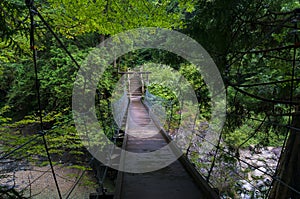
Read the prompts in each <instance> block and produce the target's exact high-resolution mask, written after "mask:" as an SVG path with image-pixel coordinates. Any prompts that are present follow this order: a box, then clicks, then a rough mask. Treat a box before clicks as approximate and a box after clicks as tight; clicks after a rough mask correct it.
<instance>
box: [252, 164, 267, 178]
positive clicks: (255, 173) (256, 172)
mask: <svg viewBox="0 0 300 199" xmlns="http://www.w3.org/2000/svg"><path fill="white" fill-rule="evenodd" d="M266 171H267V169H266V168H264V167H259V168H258V169H255V170H254V171H253V172H252V174H251V176H252V177H253V178H256V179H259V178H263V175H264V172H266Z"/></svg>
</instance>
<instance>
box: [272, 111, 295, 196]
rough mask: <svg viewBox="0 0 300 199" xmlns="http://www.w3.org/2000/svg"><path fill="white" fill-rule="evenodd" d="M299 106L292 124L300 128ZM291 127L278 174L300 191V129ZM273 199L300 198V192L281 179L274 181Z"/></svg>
mask: <svg viewBox="0 0 300 199" xmlns="http://www.w3.org/2000/svg"><path fill="white" fill-rule="evenodd" d="M299 108H300V107H299V106H298V107H297V109H296V112H295V114H293V120H292V125H293V127H295V128H297V129H300V110H299ZM297 129H291V132H290V135H289V137H288V140H287V143H286V146H285V151H284V152H283V156H282V158H281V160H280V162H279V171H278V174H277V176H278V177H279V179H280V180H281V181H282V182H284V183H286V184H288V185H289V186H290V187H292V188H294V189H295V190H297V191H298V192H300V131H299V130H297ZM269 198H271V199H286V198H292V199H300V194H298V193H296V192H295V191H293V190H292V189H291V188H289V187H287V186H285V185H284V184H283V183H280V182H279V181H275V182H274V186H273V187H272V190H271V193H270V197H269Z"/></svg>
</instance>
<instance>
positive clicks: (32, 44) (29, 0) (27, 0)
mask: <svg viewBox="0 0 300 199" xmlns="http://www.w3.org/2000/svg"><path fill="white" fill-rule="evenodd" d="M25 3H26V6H27V7H28V9H29V14H30V48H31V50H32V56H33V66H34V72H35V87H36V94H37V100H38V116H39V119H40V128H41V134H42V138H43V143H44V147H45V150H46V153H47V158H48V161H49V164H50V167H51V171H52V176H53V179H54V182H55V185H56V189H57V192H58V195H59V198H60V199H62V195H61V192H60V189H59V185H58V182H57V179H56V175H55V171H54V167H53V164H52V160H51V156H50V153H49V148H48V144H47V141H46V138H45V132H44V125H43V116H42V106H41V96H40V88H39V87H40V85H39V78H38V69H37V54H36V53H37V52H36V46H35V39H34V30H35V22H34V15H35V14H36V12H35V10H34V6H33V3H34V2H33V0H25Z"/></svg>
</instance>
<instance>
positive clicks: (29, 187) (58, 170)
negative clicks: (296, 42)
mask: <svg viewBox="0 0 300 199" xmlns="http://www.w3.org/2000/svg"><path fill="white" fill-rule="evenodd" d="M54 170H55V174H56V178H57V181H58V185H59V189H60V192H61V194H62V197H63V198H66V196H67V195H68V194H69V192H70V191H71V189H72V187H73V186H74V184H75V183H76V182H77V179H78V178H79V177H80V176H81V174H82V172H83V171H82V170H79V169H74V168H68V167H67V166H63V165H57V166H55V167H54ZM5 175H6V177H5V178H2V179H0V186H1V187H7V188H9V187H13V186H14V187H15V188H16V190H18V191H24V196H25V197H29V198H34V199H54V198H59V197H58V192H57V189H56V185H55V182H54V178H53V175H52V172H51V168H50V166H43V167H37V166H32V167H28V168H23V169H22V170H18V171H16V172H14V173H6V174H5ZM96 187H97V185H96V179H95V178H94V176H93V173H92V172H90V171H86V172H85V173H84V175H83V177H82V178H81V180H80V182H79V183H78V185H77V186H76V187H75V189H74V191H73V192H72V193H71V195H70V197H69V198H73V199H84V198H89V194H90V193H93V192H95V191H96ZM0 198H1V196H0Z"/></svg>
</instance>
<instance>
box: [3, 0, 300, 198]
mask: <svg viewBox="0 0 300 199" xmlns="http://www.w3.org/2000/svg"><path fill="white" fill-rule="evenodd" d="M28 7H29V10H30V18H31V22H32V23H31V34H30V36H31V44H30V45H31V47H32V48H31V49H32V50H33V60H34V67H35V69H37V68H36V58H37V57H36V49H35V48H34V46H35V44H34V29H35V27H34V21H33V20H34V16H38V17H39V18H40V20H41V21H42V22H43V23H44V24H45V25H46V27H47V28H48V29H49V31H50V32H51V33H52V34H53V35H54V37H55V39H56V40H57V41H58V43H59V44H60V45H61V46H62V48H63V49H64V50H65V51H66V52H67V54H68V55H69V56H70V57H71V58H72V61H74V63H75V65H76V66H77V67H78V68H80V65H79V64H78V63H77V62H76V60H75V59H74V58H73V57H72V55H71V53H70V52H69V51H68V50H67V48H66V47H65V46H64V44H63V42H62V41H61V40H60V39H59V37H58V36H57V35H56V34H55V33H54V31H53V30H52V29H51V27H50V26H49V24H48V23H47V22H46V21H45V20H44V18H43V16H42V15H41V14H40V12H39V11H38V10H37V9H36V8H34V7H33V5H29V1H28ZM283 15H284V16H286V17H285V19H284V20H282V21H281V22H280V24H277V25H276V27H275V28H274V29H272V30H270V32H269V33H268V34H267V35H266V37H269V36H270V35H271V34H272V33H274V32H275V31H277V30H278V29H280V28H282V27H285V28H286V29H285V30H291V29H292V30H293V31H294V32H293V34H294V33H295V34H294V41H293V42H294V43H293V44H292V45H288V46H281V47H279V48H275V49H267V50H266V49H262V50H256V51H253V50H252V49H253V48H254V47H255V46H257V45H258V44H259V43H260V42H262V41H258V42H257V43H255V44H254V45H253V46H251V47H250V48H249V51H246V52H242V53H241V54H242V55H241V56H237V57H234V58H232V59H231V63H228V65H227V69H226V73H227V74H225V76H226V77H227V82H226V83H227V85H228V87H231V88H232V89H234V90H235V92H236V93H240V94H242V95H244V96H246V97H249V98H251V99H256V100H260V101H263V102H265V103H268V104H272V105H274V104H285V105H287V106H289V107H290V109H289V111H288V112H287V114H288V117H289V119H288V122H287V123H286V124H280V123H277V122H274V121H272V120H271V119H270V117H269V116H270V115H266V117H265V119H263V120H261V119H258V118H251V117H249V118H247V119H248V120H251V121H256V122H258V123H259V125H258V127H257V128H256V129H255V131H254V132H253V133H252V134H251V135H250V136H249V137H247V138H246V139H245V141H244V142H243V143H242V144H241V145H240V146H239V147H242V145H243V144H245V143H246V142H247V141H249V140H250V139H251V138H252V137H253V136H255V135H256V134H257V132H258V130H259V128H261V127H262V126H264V125H265V126H270V125H274V126H277V127H278V128H282V129H283V131H286V139H285V142H284V144H283V149H284V147H285V146H286V141H287V136H288V134H289V132H290V131H292V133H293V134H295V135H299V132H300V129H299V127H297V126H294V125H293V124H292V120H291V117H292V115H293V114H292V111H293V106H295V105H298V103H295V102H294V101H293V100H294V91H295V90H296V89H299V88H298V87H297V84H296V83H298V82H299V79H298V78H297V76H296V75H297V74H296V73H295V71H296V69H297V64H296V61H297V58H296V51H297V49H298V48H299V39H298V36H297V35H296V32H297V31H298V30H299V28H298V27H297V26H295V24H296V23H297V21H298V20H299V9H298V10H296V11H295V12H290V13H285V14H283ZM272 26H275V25H274V24H272ZM266 37H265V38H266ZM265 38H263V39H265ZM274 51H280V52H283V53H285V56H288V58H282V57H274V56H273V55H272V52H274ZM259 53H264V55H265V57H264V58H268V59H276V60H280V61H281V62H284V63H285V64H287V63H292V64H291V66H292V67H291V68H290V71H289V73H288V74H289V78H288V79H283V80H277V81H272V82H262V83H256V84H251V85H249V84H240V83H232V82H230V75H232V76H233V75H240V73H243V71H241V70H240V69H238V70H236V71H238V74H237V73H233V72H232V70H231V71H230V67H231V66H233V65H234V63H236V62H238V61H240V60H241V59H242V57H243V56H244V55H249V54H250V55H257V54H259ZM264 58H261V59H264ZM231 69H232V68H231ZM251 70H252V69H251ZM231 73H233V74H231ZM244 73H245V74H247V71H244ZM145 74H147V73H145V72H142V73H139V72H134V71H132V72H125V73H123V75H127V76H128V77H130V78H128V82H127V83H128V87H127V88H128V89H127V91H126V92H124V95H122V96H121V97H120V99H119V103H117V104H116V110H119V113H118V114H116V115H115V118H114V119H115V121H116V123H117V124H118V126H119V127H120V126H124V132H123V131H120V129H119V131H116V134H115V135H114V141H121V142H122V144H121V146H122V149H124V150H126V151H130V152H134V153H147V152H153V151H156V150H159V149H161V148H163V147H164V146H166V145H168V144H169V143H170V142H171V140H172V139H171V138H170V134H169V132H167V131H165V129H164V128H163V127H162V125H161V124H162V123H163V122H162V121H161V118H160V116H161V115H163V114H161V113H159V111H161V108H162V105H161V104H160V102H159V100H158V101H152V100H151V99H150V98H155V96H153V95H152V94H151V93H149V92H148V91H146V90H145V87H144V81H145V80H146V81H148V77H147V78H145V79H144V76H143V75H145ZM37 75H38V73H36V85H37V88H36V89H37V93H38V98H39V97H40V94H39V88H38V85H39V82H38V76H37ZM278 84H289V85H290V90H289V91H288V92H289V95H290V96H289V99H288V101H282V100H280V99H278V100H276V99H277V98H276V97H277V96H273V98H272V99H266V98H263V97H259V96H256V95H253V94H251V92H247V91H246V90H245V89H243V88H256V87H260V88H262V87H261V86H274V85H278ZM236 95H237V94H236ZM235 99H236V98H235ZM233 103H234V102H233ZM155 105H158V106H155ZM118 106H119V108H117V107H118ZM41 113H42V110H40V113H39V114H40V124H41V130H40V131H38V133H37V135H36V136H34V137H33V138H32V139H30V140H27V141H26V142H24V143H22V144H20V145H19V146H17V147H15V148H12V149H10V150H8V151H1V154H0V155H1V156H0V161H1V168H4V166H5V165H9V166H10V165H11V164H12V163H11V162H14V161H18V160H20V159H21V158H22V157H21V158H20V157H19V154H18V152H19V151H20V150H26V149H27V148H29V147H31V146H33V145H34V144H36V143H37V142H42V143H43V144H44V148H45V151H46V155H47V158H48V162H49V169H47V170H46V171H43V172H42V173H41V175H39V176H37V177H36V178H35V179H33V180H31V181H30V182H29V183H28V184H26V186H25V188H24V189H27V188H28V187H29V188H30V187H31V186H32V185H33V184H34V183H36V182H37V181H38V179H40V178H42V177H43V176H45V174H47V173H51V174H52V177H51V176H50V177H51V178H49V179H48V180H49V183H50V181H51V182H52V181H53V182H54V184H55V187H56V190H57V193H58V194H57V198H72V197H73V198H76V195H75V196H74V195H72V193H73V191H74V190H75V189H76V186H78V184H79V182H80V181H81V180H82V176H84V173H85V172H82V173H81V174H79V175H78V177H77V178H76V180H75V181H74V182H73V183H74V184H73V186H72V187H71V189H70V190H68V192H63V191H62V190H61V189H60V187H61V185H62V183H63V182H60V180H59V179H60V178H61V177H60V176H59V175H57V174H58V169H57V167H56V165H57V164H55V163H53V162H52V158H51V156H50V154H49V148H48V145H47V142H46V135H47V131H46V130H44V129H43V118H42V115H41ZM157 113H158V114H157ZM230 116H232V115H228V117H230ZM189 130H190V131H193V130H194V129H193V128H191V129H189ZM120 132H121V133H120ZM197 136H198V137H200V138H201V140H205V136H203V135H201V134H198V135H197ZM220 140H221V136H220ZM220 140H219V142H218V143H217V144H214V143H209V142H208V144H211V145H212V146H213V149H214V150H213V151H212V153H211V154H210V156H209V157H212V158H211V159H210V161H209V163H210V164H209V165H208V166H207V165H204V166H206V168H207V169H206V170H204V171H203V172H199V170H200V171H202V170H201V168H200V169H199V168H196V166H195V165H193V164H191V163H190V161H189V160H188V157H187V156H185V155H182V156H180V158H178V160H176V161H174V162H173V163H172V164H169V165H166V166H165V167H163V168H162V169H160V170H157V171H151V172H147V173H134V172H133V173H130V172H122V171H119V172H118V173H117V177H116V179H117V180H116V183H115V191H114V192H113V193H108V192H106V191H105V189H104V187H103V186H105V185H104V178H105V176H106V174H107V172H108V167H107V166H105V165H101V164H98V165H96V167H98V169H97V172H96V173H97V177H98V179H99V184H101V189H98V191H97V193H95V194H91V195H90V198H114V199H119V198H121V199H131V198H157V199H159V198H174V199H176V198H195V199H196V198H197V199H198V198H219V197H221V196H220V195H218V194H219V193H218V192H217V191H216V189H215V188H216V184H217V181H218V180H219V179H218V178H220V179H223V180H224V181H225V184H226V179H224V177H223V176H222V175H223V174H224V173H222V167H226V166H228V165H226V164H219V163H220V162H221V161H222V156H221V155H220V154H222V155H224V154H225V155H227V157H230V158H232V159H235V160H236V161H237V162H238V163H240V164H243V165H244V167H247V169H249V170H253V171H254V170H256V171H259V172H261V174H263V175H265V176H268V177H269V178H270V179H271V183H269V185H268V187H267V188H265V187H264V188H261V187H259V185H258V184H254V183H252V182H251V181H250V180H249V179H248V178H247V177H246V176H241V175H240V174H239V173H238V172H237V171H236V170H235V169H234V168H232V170H231V173H230V174H229V175H234V176H235V177H236V178H235V179H236V180H237V181H238V180H243V181H246V182H247V183H248V184H249V185H250V186H251V187H253V189H255V190H257V191H258V192H259V196H254V195H253V196H250V198H251V197H252V198H268V197H270V198H276V196H275V197H272V196H270V189H271V187H272V186H274V185H275V184H277V186H278V185H280V186H281V187H284V188H286V189H287V190H289V191H291V192H292V193H293V195H294V196H295V198H297V197H299V195H300V190H299V189H298V186H299V183H298V182H294V184H292V183H288V182H286V181H285V179H284V174H282V173H278V166H277V168H276V169H275V170H263V169H262V167H268V165H267V163H265V165H261V166H258V165H256V164H253V163H251V162H249V161H247V160H245V159H242V158H241V157H240V156H239V154H238V153H236V152H237V151H238V149H237V150H235V151H234V152H232V151H230V150H228V148H226V147H222V146H220ZM206 141H207V140H206ZM171 150H172V152H173V153H175V154H176V153H178V150H180V149H178V147H176V146H174V147H171ZM283 151H284V150H283ZM281 153H282V152H281ZM201 155H203V156H205V155H207V154H201ZM281 157H282V156H281ZM168 158H170V157H165V159H166V160H168ZM153 163H154V162H153V161H148V162H147V161H146V162H145V161H143V162H141V161H140V160H139V159H129V158H128V157H126V156H124V155H123V156H120V157H118V158H116V161H115V162H114V163H113V164H118V165H120V166H122V167H126V166H127V167H128V166H129V167H131V168H123V169H124V170H130V169H131V170H132V171H134V170H135V169H136V168H135V166H137V165H139V164H143V165H151V164H153ZM155 163H156V164H160V162H155ZM161 164H163V162H161ZM218 164H219V165H218ZM3 165H4V166H3ZM220 170H221V171H220ZM13 172H16V171H13ZM200 173H201V175H200ZM4 174H5V173H4ZM1 175H3V173H1ZM280 186H279V187H280ZM15 187H16V184H15V182H14V186H12V187H4V186H1V189H0V190H1V193H3V195H1V197H3V198H4V197H6V196H7V195H6V194H8V193H9V191H14V190H15ZM245 189H246V188H245ZM41 190H42V191H43V190H44V189H41ZM278 190H280V188H278ZM22 191H23V189H22V190H21V192H22ZM51 191H52V192H53V191H54V190H51ZM14 194H15V196H17V197H18V196H19V197H20V198H22V196H21V195H19V194H18V193H14ZM279 194H280V192H279Z"/></svg>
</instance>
